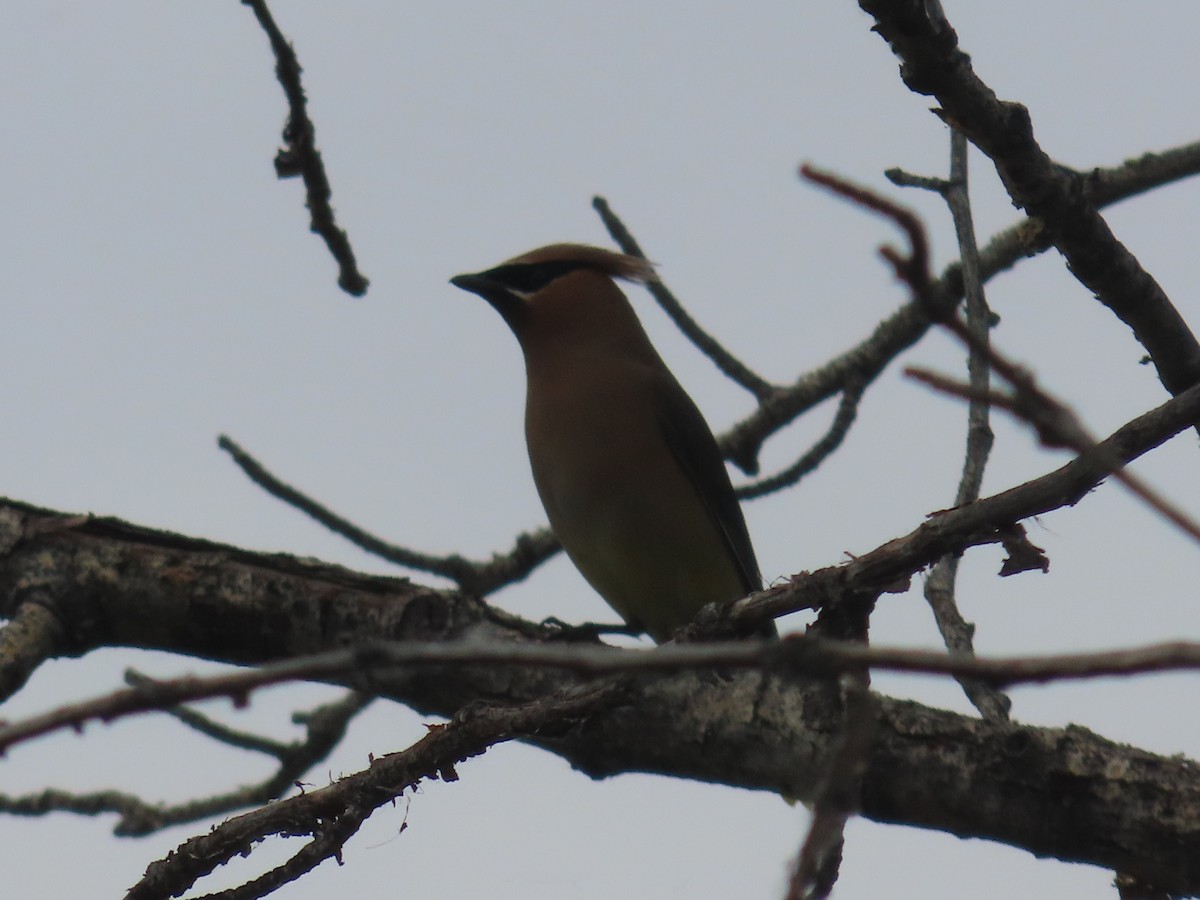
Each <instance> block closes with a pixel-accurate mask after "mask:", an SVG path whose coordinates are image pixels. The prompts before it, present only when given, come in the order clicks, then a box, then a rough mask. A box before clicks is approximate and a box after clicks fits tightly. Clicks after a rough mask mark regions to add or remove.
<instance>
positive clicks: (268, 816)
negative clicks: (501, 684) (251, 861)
mask: <svg viewBox="0 0 1200 900" xmlns="http://www.w3.org/2000/svg"><path fill="white" fill-rule="evenodd" d="M624 693H625V688H624V686H623V685H621V684H619V683H613V682H608V683H605V684H602V685H597V686H590V687H585V688H572V689H568V690H565V691H561V692H558V693H556V694H552V695H550V696H547V697H542V698H540V699H538V700H534V701H532V702H530V703H525V704H521V705H519V706H509V707H491V706H489V707H480V706H469V707H468V708H466V709H464V710H462V711H460V712H459V714H458V715H456V716H455V717H454V719H452V720H451V721H450V722H449V723H447V724H446V725H434V726H430V729H429V733H428V734H426V735H425V737H423V738H422V739H421V740H420V741H418V742H417V743H416V744H414V745H412V746H411V747H409V748H408V749H407V750H403V751H401V752H399V753H392V754H388V755H387V756H384V757H381V758H378V759H372V761H371V765H370V767H369V768H367V769H365V770H364V771H361V772H357V773H355V774H353V775H349V776H347V777H345V778H342V779H340V780H338V781H336V782H334V783H333V784H331V785H329V786H328V787H324V788H321V789H319V790H315V791H308V792H306V793H303V794H300V795H298V796H293V797H289V798H287V799H285V800H280V801H279V802H277V803H272V804H270V805H269V806H264V807H262V808H260V809H256V810H253V811H252V812H248V813H245V814H243V815H240V816H237V817H235V818H232V819H229V820H227V821H225V822H222V823H221V824H220V825H217V826H215V827H214V828H213V829H212V830H211V831H209V832H208V833H206V834H202V835H197V836H196V837H193V838H191V839H189V840H187V841H185V842H184V843H183V844H181V845H180V846H179V847H178V848H177V849H176V850H174V851H172V852H171V853H168V854H167V856H165V857H164V858H162V859H160V860H158V861H157V862H154V863H152V864H151V865H150V866H149V867H148V868H147V869H146V874H145V877H143V878H142V880H141V881H139V882H138V883H137V884H135V885H134V886H133V887H132V888H131V889H130V891H129V893H128V894H126V900H167V898H169V897H177V896H179V895H181V894H183V893H185V892H186V891H187V890H188V889H190V888H191V886H192V885H193V884H195V882H196V881H197V880H198V879H199V878H202V877H204V876H205V875H208V874H209V873H210V872H212V871H213V870H214V869H216V868H217V867H218V866H220V865H223V864H224V863H226V862H228V861H229V860H231V859H233V858H234V857H235V856H246V855H249V854H250V853H251V852H252V851H253V849H254V848H255V847H256V846H258V844H259V842H260V841H262V840H263V839H264V838H266V837H268V836H270V835H279V836H280V837H288V838H294V837H299V836H309V837H310V838H311V839H310V840H309V842H308V843H306V844H305V845H304V846H303V847H302V848H301V849H300V850H299V851H298V852H297V853H295V854H294V855H293V856H292V857H291V858H290V859H288V860H287V861H286V862H284V863H283V864H282V865H279V866H277V867H275V868H273V869H270V870H269V871H267V872H266V873H264V874H263V875H260V876H259V877H258V878H255V879H253V880H252V881H249V882H247V883H245V884H243V885H241V886H240V887H237V888H233V889H232V890H231V891H228V892H223V893H222V894H217V895H211V896H213V897H223V898H229V897H236V898H239V900H243V898H245V900H249V898H257V897H262V896H265V895H266V894H268V893H270V892H271V891H274V890H276V889H277V888H278V887H280V886H281V885H283V884H286V883H288V882H290V881H294V880H295V879H297V878H299V877H301V876H302V875H304V874H305V873H306V872H308V871H310V870H312V869H313V868H314V867H316V866H317V865H319V864H320V863H321V862H323V861H324V860H326V859H336V860H339V861H340V860H341V854H342V849H343V847H344V846H345V844H346V842H347V841H348V840H349V839H350V838H351V837H352V836H353V835H354V834H355V833H356V832H357V831H358V829H359V827H360V826H361V824H362V823H363V822H364V821H365V820H366V818H367V817H368V816H370V815H371V814H372V813H373V812H374V811H375V810H376V809H378V808H379V807H381V806H383V805H385V804H388V803H391V802H393V801H394V800H395V799H396V798H397V797H399V796H401V795H402V794H403V793H404V791H406V790H408V789H410V788H413V787H415V786H416V785H418V784H420V783H421V782H422V781H425V780H429V779H439V778H440V779H441V780H442V781H455V780H457V778H458V773H457V771H456V765H457V764H458V763H459V762H461V761H463V760H465V759H468V758H470V757H472V756H477V755H479V754H481V753H483V752H484V751H486V750H487V749H488V748H489V747H491V746H493V745H495V744H498V743H501V742H504V741H508V740H512V739H513V738H518V737H524V736H527V735H531V734H537V733H539V732H540V731H542V730H543V729H545V728H546V727H547V726H549V725H552V724H555V723H563V722H567V723H570V722H574V721H577V720H579V719H581V718H583V717H586V716H588V715H592V714H595V713H597V712H599V711H600V710H602V709H604V708H606V707H608V706H611V705H612V704H613V703H614V702H618V701H619V700H620V699H621V698H622V696H623V695H624Z"/></svg>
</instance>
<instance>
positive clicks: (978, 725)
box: [0, 503, 1200, 893]
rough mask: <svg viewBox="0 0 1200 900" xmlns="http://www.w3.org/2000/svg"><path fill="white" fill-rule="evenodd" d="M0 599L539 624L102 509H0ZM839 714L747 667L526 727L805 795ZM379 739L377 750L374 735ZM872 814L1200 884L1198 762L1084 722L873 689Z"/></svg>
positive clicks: (437, 634) (468, 634)
mask: <svg viewBox="0 0 1200 900" xmlns="http://www.w3.org/2000/svg"><path fill="white" fill-rule="evenodd" d="M0 526H3V527H2V528H0V531H3V532H4V533H6V534H8V535H10V536H15V538H14V539H12V540H10V541H8V542H7V543H8V545H9V550H8V553H7V554H6V555H5V556H4V557H3V558H2V559H0V614H3V615H5V616H12V615H14V614H15V613H16V612H17V611H18V610H19V609H20V608H21V607H22V605H23V604H25V603H37V604H39V605H41V606H42V607H43V608H45V609H47V610H49V611H51V612H52V613H54V615H55V617H56V618H57V619H58V620H59V621H60V623H61V625H62V630H63V633H64V634H66V635H67V636H68V638H69V640H70V645H69V646H70V648H71V652H73V653H77V654H80V653H84V652H87V651H88V650H90V649H93V648H96V647H100V646H110V645H121V646H137V647H148V648H154V649H160V650H167V651H173V652H178V653H184V654H188V655H194V656H201V657H205V658H209V659H217V660H224V661H227V662H234V663H242V664H253V663H260V662H266V661H270V660H277V659H280V658H284V657H287V656H291V655H295V654H297V653H305V652H313V651H316V650H320V649H326V648H330V647H334V646H344V645H349V644H356V643H361V642H365V641H368V640H373V639H379V638H381V637H383V638H389V639H394V640H422V641H427V640H461V639H472V640H482V641H516V640H528V639H530V637H532V636H534V635H536V634H537V633H538V631H539V629H538V628H537V626H533V625H531V624H529V623H526V622H523V621H522V620H519V619H516V618H515V617H511V616H508V615H506V614H503V613H501V612H498V611H496V610H494V609H491V608H490V607H488V606H486V605H485V604H483V603H482V602H480V601H478V600H475V599H472V598H469V597H465V596H463V595H461V594H458V593H453V592H441V591H434V590H431V589H428V588H424V587H420V586H418V585H414V584H412V583H411V582H409V581H406V580H403V579H387V578H379V577H372V576H365V575H358V574H355V573H353V572H350V571H347V570H345V569H340V568H337V567H333V566H325V565H320V564H314V563H311V562H308V561H304V560H297V559H294V558H291V557H286V556H268V555H257V554H252V553H248V552H246V551H242V550H238V549H235V548H232V547H226V546H221V545H217V544H211V543H207V542H204V541H197V540H192V539H188V538H185V537H181V536H178V535H171V534H165V533H162V532H154V531H150V530H146V529H139V528H136V527H134V526H131V525H127V524H124V523H120V522H117V521H114V520H102V519H85V518H82V517H71V516H62V515H59V514H55V513H50V512H47V511H44V510H37V509H34V508H31V507H28V506H23V505H19V504H15V503H7V504H4V505H3V506H0ZM572 683H573V676H571V675H569V674H566V673H561V672H552V671H540V670H534V669H529V668H522V667H508V668H502V667H494V666H491V667H489V666H455V667H447V668H445V669H428V668H426V669H419V670H411V671H396V672H393V673H389V674H388V676H387V677H378V678H376V679H374V682H373V683H371V684H364V683H361V681H360V682H359V683H356V684H354V685H353V686H355V687H359V688H366V689H369V690H374V691H377V692H379V693H381V694H384V695H386V696H389V697H391V698H393V699H395V700H398V701H400V702H403V703H406V704H408V705H410V706H412V707H414V708H416V709H418V710H421V711H423V712H429V713H437V714H442V715H451V714H452V713H453V712H455V711H456V710H458V709H460V708H461V707H462V706H463V704H465V703H467V702H469V701H472V700H477V699H480V698H486V699H492V700H504V701H508V702H522V701H527V700H531V699H533V698H536V697H540V696H543V695H545V694H547V693H549V692H550V691H552V690H555V689H560V688H563V687H567V686H569V685H570V684H572ZM842 721H843V711H842V709H841V703H840V702H839V700H838V694H837V691H836V689H834V688H831V687H830V686H829V685H827V684H825V683H823V682H812V681H799V680H788V679H785V678H783V677H774V676H769V677H768V679H767V682H766V684H764V681H763V676H761V675H759V674H757V673H737V674H732V675H729V674H727V675H726V676H723V677H715V676H713V675H711V674H704V673H683V674H678V675H671V676H664V677H659V678H653V679H647V680H645V681H644V682H643V683H642V687H641V688H640V691H639V692H638V694H637V696H636V698H635V699H634V701H633V702H630V703H628V704H626V705H623V706H620V707H618V708H617V709H614V710H612V711H609V712H605V713H601V714H598V715H596V716H594V717H592V718H590V719H588V720H586V721H585V722H583V723H581V724H577V725H575V726H573V727H572V728H570V729H569V730H567V731H566V732H565V733H563V734H558V735H555V736H553V737H546V738H542V739H539V740H538V741H537V743H539V744H540V745H541V746H543V747H545V748H547V749H549V750H551V751H553V752H555V753H557V754H559V755H561V756H562V757H563V758H565V759H567V760H568V761H570V762H571V764H572V765H574V766H575V767H576V768H578V769H580V770H582V771H584V772H586V773H587V774H589V775H591V776H592V777H597V778H598V777H604V776H608V775H612V774H616V773H619V772H632V771H642V772H658V773H662V774H668V775H674V776H677V777H683V778H691V779H695V780H699V781H709V782H720V783H726V784H733V785H739V786H743V787H749V788H757V789H763V790H771V791H775V792H778V793H781V794H784V795H787V796H794V797H799V798H802V799H803V798H811V797H812V796H813V793H814V790H815V789H816V786H817V781H818V780H819V778H820V774H821V771H822V769H821V762H822V760H824V759H825V758H826V757H827V754H828V751H829V747H830V742H831V741H833V740H835V739H836V736H837V735H838V733H839V730H840V728H841V724H842ZM381 749H384V748H381ZM862 796H863V807H862V813H863V814H864V815H866V816H868V817H869V818H873V819H876V820H880V821H886V822H898V823H904V824H910V825H917V826H921V827H927V828H934V829H938V830H942V831H947V832H950V833H953V834H957V835H962V836H973V837H982V838H986V839H991V840H997V841H1002V842H1005V843H1010V844H1013V845H1015V846H1019V847H1024V848H1026V849H1028V850H1029V851H1030V852H1033V853H1035V854H1038V855H1045V856H1053V857H1057V858H1059V859H1064V860H1077V861H1083V862H1090V863H1093V864H1097V865H1102V866H1105V867H1107V868H1112V869H1119V870H1121V871H1123V872H1128V873H1131V874H1134V875H1138V876H1140V877H1143V878H1144V879H1146V880H1147V881H1150V882H1152V883H1154V884H1156V885H1160V886H1163V887H1166V888H1168V889H1171V890H1175V891H1178V892H1182V893H1191V892H1197V891H1200V774H1198V773H1197V770H1196V768H1195V766H1194V765H1193V764H1192V763H1190V762H1189V761H1187V760H1183V759H1178V758H1173V759H1169V758H1164V757H1160V756H1155V755H1153V754H1149V753H1145V752H1143V751H1140V750H1136V749H1133V748H1130V747H1124V746H1120V745H1117V744H1113V743H1111V742H1109V741H1106V740H1104V739H1102V738H1100V737H1098V736H1096V735H1094V734H1092V733H1090V732H1088V731H1086V730H1084V729H1081V728H1074V727H1069V728H1066V729H1053V728H1032V727H1026V726H1019V725H1014V724H1008V723H984V722H980V721H976V720H973V719H969V718H966V717H964V716H960V715H956V714H952V713H949V712H943V711H939V710H935V709H930V708H927V707H924V706H921V705H919V704H915V703H908V702H903V701H897V700H890V699H887V698H881V699H880V726H879V731H878V734H877V737H876V739H875V742H874V744H873V746H872V749H871V754H870V764H869V766H868V769H867V771H866V773H865V775H864V779H863V794H862Z"/></svg>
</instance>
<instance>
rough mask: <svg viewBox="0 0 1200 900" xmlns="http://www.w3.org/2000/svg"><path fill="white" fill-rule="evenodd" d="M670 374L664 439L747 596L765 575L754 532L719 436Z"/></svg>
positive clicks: (662, 395)
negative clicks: (714, 528)
mask: <svg viewBox="0 0 1200 900" xmlns="http://www.w3.org/2000/svg"><path fill="white" fill-rule="evenodd" d="M667 377H668V378H670V379H671V383H670V384H668V385H664V388H665V389H664V390H662V391H659V392H658V396H659V400H658V409H657V415H658V421H659V425H660V427H661V428H662V432H663V437H664V438H665V439H666V442H667V446H668V447H669V448H670V450H671V454H672V455H673V456H674V457H675V460H676V462H678V463H679V466H680V468H681V469H683V471H684V473H685V474H686V475H687V477H688V479H689V480H690V481H691V482H692V485H693V486H694V487H695V488H696V493H697V495H699V497H700V501H701V502H702V503H703V504H704V508H705V510H706V511H707V512H708V516H709V518H710V519H711V520H712V522H713V524H714V525H716V526H717V529H718V531H720V533H721V536H722V538H723V539H724V541H725V545H726V547H727V548H728V549H729V553H730V556H732V557H733V559H734V561H735V562H736V563H737V567H738V572H739V574H740V575H741V579H742V587H743V588H745V590H746V593H747V594H748V593H750V592H751V591H757V590H760V589H761V588H762V575H761V574H760V573H759V571H758V560H756V559H755V557H754V547H753V545H751V543H750V532H749V531H748V530H747V529H746V520H745V518H744V517H743V516H742V508H741V506H739V505H738V499H737V497H736V496H735V495H734V493H733V485H732V483H730V481H729V473H728V472H727V471H726V470H725V461H724V459H722V457H721V451H720V449H718V447H717V442H716V439H715V438H713V435H712V431H710V430H709V427H708V423H706V422H705V421H704V416H703V415H701V413H700V410H699V409H697V408H696V404H695V403H693V402H692V399H691V397H689V396H688V395H687V393H686V392H685V391H684V390H683V388H682V387H680V386H679V384H678V382H676V381H675V380H674V378H673V377H672V376H670V375H667Z"/></svg>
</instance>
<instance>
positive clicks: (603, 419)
mask: <svg viewBox="0 0 1200 900" xmlns="http://www.w3.org/2000/svg"><path fill="white" fill-rule="evenodd" d="M654 277H655V276H654V270H653V268H652V267H651V265H650V264H649V263H648V262H646V261H645V260H643V259H638V258H637V257H633V256H624V255H622V254H620V253H613V252H610V251H608V250H601V249H599V248H597V247H587V246H583V245H581V244H553V245H551V246H549V247H542V248H541V249H539V250H533V251H531V252H529V253H525V254H523V255H521V256H517V257H514V258H513V259H510V260H508V261H507V262H505V263H501V264H500V265H499V266H496V267H495V268H494V269H488V270H487V271H486V272H480V273H479V274H474V275H459V276H457V277H455V278H452V279H450V283H451V284H453V285H454V286H455V287H460V288H462V289H463V290H465V291H470V292H472V293H474V294H478V295H479V296H481V297H483V299H485V300H487V302H488V303H490V304H491V305H492V306H493V307H494V308H495V309H496V311H497V312H498V313H500V315H501V316H502V317H503V318H504V321H505V322H507V323H508V327H509V328H511V329H512V332H513V334H515V335H516V337H517V340H518V341H519V342H520V344H521V350H522V351H523V353H524V354H525V373H526V379H527V381H526V401H525V439H526V442H527V444H528V447H529V462H530V464H531V466H532V468H533V480H534V482H535V483H536V484H537V491H538V494H539V495H540V496H541V499H542V505H543V506H545V508H546V514H547V515H548V516H549V518H550V526H551V527H552V528H553V529H554V533H555V534H556V535H557V536H558V539H559V540H560V541H561V542H562V545H563V549H564V550H566V552H567V556H569V557H570V558H571V561H572V562H573V563H574V564H575V566H576V568H578V569H579V571H580V572H581V573H582V574H583V577H584V578H586V579H587V581H588V582H589V583H590V584H591V585H592V587H593V588H595V589H596V591H597V592H598V593H599V594H600V595H601V596H602V597H603V598H604V599H605V600H606V601H607V602H608V604H609V605H610V606H611V607H612V608H613V609H615V610H616V611H617V612H618V613H620V615H621V616H622V617H623V618H624V619H625V621H626V622H628V623H629V624H630V625H632V626H635V627H639V628H642V629H645V631H646V632H648V633H649V634H650V636H651V637H652V638H654V640H656V641H665V640H667V639H669V638H670V637H671V634H672V632H673V631H674V630H675V629H677V628H679V627H680V626H682V625H686V624H687V623H688V622H690V621H691V620H692V618H693V616H694V615H695V614H696V612H697V611H698V610H699V609H700V608H701V607H702V606H704V605H706V604H708V603H717V602H727V601H731V600H736V599H738V598H739V597H743V596H745V595H746V594H748V593H750V592H751V591H756V590H758V589H760V588H761V587H762V577H761V576H760V575H759V572H758V564H757V562H756V561H755V558H754V549H753V547H751V545H750V535H749V533H748V532H747V530H746V522H745V519H743V518H742V511H741V508H740V507H739V506H738V501H737V498H736V497H735V496H734V493H733V487H732V485H731V484H730V481H729V473H728V472H726V471H725V464H724V462H723V460H722V458H721V453H720V450H718V449H717V442H716V440H714V438H713V435H712V432H711V431H710V430H709V428H708V425H707V424H705V421H704V417H703V416H701V414H700V411H699V410H698V409H697V408H696V404H695V403H693V402H692V399H691V398H690V397H689V396H688V395H687V394H686V393H685V392H684V390H683V388H682V387H680V386H679V382H677V381H676V380H675V378H674V376H673V375H672V374H671V372H670V371H669V370H668V369H667V367H666V365H665V364H664V363H663V361H662V359H661V358H660V357H659V355H658V353H657V352H656V351H655V349H654V347H653V346H652V345H651V344H650V339H649V338H648V337H647V336H646V332H645V331H644V330H643V329H642V326H641V323H640V322H639V321H638V319H637V316H636V314H635V313H634V311H633V307H632V306H631V305H630V303H629V301H628V300H627V299H626V298H625V295H624V294H623V293H621V291H620V289H619V288H618V287H617V286H616V284H615V283H614V282H613V279H614V278H623V279H626V280H628V281H639V282H644V281H649V280H651V279H653V278H654ZM766 631H769V632H770V633H774V627H773V626H770V627H769V628H767V629H764V633H766Z"/></svg>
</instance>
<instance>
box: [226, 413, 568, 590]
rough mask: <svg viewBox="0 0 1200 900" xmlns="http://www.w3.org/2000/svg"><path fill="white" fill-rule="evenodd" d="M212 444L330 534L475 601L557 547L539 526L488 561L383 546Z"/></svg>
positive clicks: (234, 450) (237, 453)
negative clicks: (439, 579) (449, 584)
mask: <svg viewBox="0 0 1200 900" xmlns="http://www.w3.org/2000/svg"><path fill="white" fill-rule="evenodd" d="M217 446H218V447H220V448H221V449H222V450H224V451H225V452H226V453H228V454H229V455H230V456H231V457H232V458H233V461H234V462H235V463H237V465H238V467H239V468H241V470H242V471H243V472H245V473H246V475H247V477H249V478H250V480H251V481H253V482H254V483H255V484H257V485H258V486H259V487H261V488H262V489H263V490H265V491H266V492H267V493H269V494H271V495H272V496H274V497H278V498H279V499H280V500H282V501H283V502H284V503H287V504H288V505H289V506H293V507H295V508H296V509H298V510H300V511H301V512H302V513H304V514H305V515H307V516H310V517H312V518H313V519H315V520H316V521H318V522H320V523H321V524H322V525H324V526H325V527H326V528H328V529H329V530H330V531H332V532H334V533H335V534H339V535H341V536H342V537H344V538H346V540H348V541H350V542H351V543H353V544H355V545H356V546H358V547H360V548H362V549H363V550H365V551H367V552H368V553H371V554H374V555H375V556H378V557H380V558H382V559H386V560H387V561H388V562H394V563H397V564H399V565H402V566H407V567H408V568H410V569H416V570H417V571H420V572H430V573H432V574H434V575H441V576H443V577H445V578H449V579H451V580H452V581H454V582H455V583H457V584H458V586H459V588H460V589H461V590H463V591H465V592H467V593H469V594H473V595H475V596H477V597H484V596H486V595H487V594H489V593H491V592H492V591H494V590H497V589H498V588H500V587H503V586H504V585H505V584H508V583H510V582H513V581H519V580H520V579H522V578H524V577H525V576H526V575H528V574H529V573H530V572H531V571H532V570H533V569H534V568H536V567H537V566H538V565H539V564H540V563H542V562H543V561H545V560H546V559H549V558H550V557H551V556H553V555H554V554H555V553H557V552H558V551H559V550H560V549H561V545H560V544H559V543H558V539H557V538H555V537H554V534H553V532H551V531H550V530H549V529H547V528H542V529H540V530H538V531H533V532H526V533H524V534H520V535H518V536H517V539H516V542H515V545H514V547H513V549H512V550H511V551H510V552H509V553H506V554H496V555H494V556H493V557H492V558H491V559H490V560H488V561H473V560H469V559H466V558H465V557H463V556H460V555H458V554H451V555H448V556H434V555H432V554H428V553H421V552H420V551H417V550H411V549H409V548H408V547H401V546H400V545H398V544H391V543H388V542H387V541H384V540H383V539H381V538H378V537H376V536H375V535H373V534H371V533H370V532H368V531H366V530H364V529H362V528H359V527H358V526H357V525H355V524H354V523H352V522H350V521H348V520H347V519H344V518H342V517H341V516H339V515H338V514H337V513H335V512H333V511H332V510H330V509H329V508H327V507H325V506H323V505H322V504H320V503H318V502H317V501H316V500H314V499H312V498H311V497H309V496H308V495H306V494H305V493H303V492H302V491H300V490H298V489H297V488H294V487H292V486H291V485H290V484H287V483H286V482H284V481H282V480H280V479H279V478H277V477H275V476H274V475H272V474H271V473H270V472H268V471H267V469H266V467H265V466H263V464H262V463H260V462H259V461H258V460H257V459H255V458H254V457H253V456H251V455H250V454H249V453H247V452H246V451H245V450H244V449H243V448H242V447H241V446H240V445H239V444H238V443H237V442H236V441H234V440H233V439H232V438H230V437H229V436H228V435H224V434H223V435H221V436H220V437H219V438H218V439H217Z"/></svg>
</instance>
